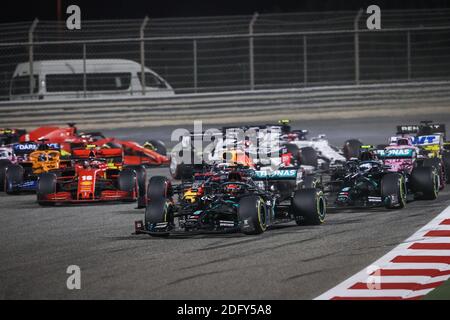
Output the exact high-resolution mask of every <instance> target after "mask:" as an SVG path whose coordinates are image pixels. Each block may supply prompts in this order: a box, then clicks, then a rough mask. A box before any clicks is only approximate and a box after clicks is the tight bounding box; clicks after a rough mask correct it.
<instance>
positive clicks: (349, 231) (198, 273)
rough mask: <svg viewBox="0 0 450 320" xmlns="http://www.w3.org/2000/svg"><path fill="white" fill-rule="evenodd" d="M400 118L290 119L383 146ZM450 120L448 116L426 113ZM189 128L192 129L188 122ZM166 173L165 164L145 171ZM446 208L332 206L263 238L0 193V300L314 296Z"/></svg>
mask: <svg viewBox="0 0 450 320" xmlns="http://www.w3.org/2000/svg"><path fill="white" fill-rule="evenodd" d="M420 120H428V119H423V118H417V117H414V115H410V116H408V117H405V118H403V119H389V118H380V119H367V118H365V119H352V120H339V122H338V121H336V120H317V121H308V122H301V121H296V122H294V123H293V127H295V128H305V129H310V130H311V133H312V136H313V135H315V134H318V133H326V134H327V136H328V137H329V138H330V140H331V142H332V143H334V144H336V145H341V144H342V143H343V142H344V140H345V139H346V138H353V137H355V138H361V139H362V140H363V142H365V143H374V144H375V143H384V142H385V138H387V136H388V135H390V134H393V133H394V127H395V125H396V124H400V123H405V124H407V123H414V122H417V121H420ZM429 120H435V121H439V122H443V123H447V124H449V123H450V121H449V120H450V115H449V114H447V115H439V116H436V115H434V116H433V117H432V119H429ZM172 129H173V128H172V127H163V128H158V129H155V128H152V129H151V130H150V129H149V130H148V132H146V130H143V129H131V130H126V129H120V130H104V133H105V134H107V135H116V136H117V137H119V138H127V139H135V140H137V141H139V142H143V141H144V140H145V139H147V138H157V139H162V140H164V141H165V142H167V143H168V144H169V145H171V144H170V143H169V142H170V141H169V138H168V137H170V133H171V131H172ZM188 129H191V128H188ZM149 173H150V174H151V175H159V174H168V169H167V168H158V169H150V170H149ZM448 205H450V186H447V187H446V189H445V190H444V191H443V192H441V193H440V195H439V198H438V200H437V201H420V202H412V203H409V204H408V205H407V207H406V208H405V209H403V210H394V211H389V210H385V209H372V210H364V211H361V210H348V211H339V212H329V214H328V216H327V220H326V222H325V223H324V224H323V225H321V226H315V227H299V226H297V225H295V223H291V224H287V225H282V226H279V227H278V228H276V229H273V230H270V231H267V232H266V233H264V234H262V235H260V236H244V235H241V234H221V235H183V236H181V235H176V236H173V237H170V238H168V239H159V238H152V237H149V236H146V235H139V236H133V235H132V234H131V233H132V232H133V223H134V221H135V220H139V219H143V210H137V209H134V207H135V204H107V205H100V206H66V207H54V208H41V207H39V206H38V205H37V204H36V203H35V196H34V195H19V196H6V195H4V194H1V195H0V226H1V227H0V228H1V231H0V243H1V246H0V261H1V264H0V299H33V298H34V299H60V298H63V299H88V298H100V299H131V298H133V299H140V298H143V299H311V298H314V297H316V296H318V295H320V294H321V293H323V292H324V291H326V290H328V289H330V288H331V287H333V286H335V285H336V284H338V283H339V282H341V281H343V280H345V279H346V278H347V277H349V276H351V275H353V274H354V273H356V272H358V271H360V270H361V269H362V268H364V267H366V266H368V265H369V264H370V263H371V262H373V261H375V260H376V259H377V258H379V257H381V256H382V255H383V254H385V253H386V252H388V251H389V250H391V249H392V248H393V247H395V246H396V245H397V244H398V243H399V242H401V241H402V240H404V239H406V238H407V237H408V236H410V235H411V234H412V233H414V232H415V231H416V230H417V229H419V228H420V227H422V226H423V225H425V224H426V223H427V222H428V221H430V220H431V219H432V218H433V217H435V216H436V215H437V214H438V213H439V212H441V211H442V210H443V209H444V208H446V207H447V206H448ZM69 265H78V266H79V267H80V268H81V290H68V289H67V287H66V280H67V277H68V274H66V269H67V267H68V266H69Z"/></svg>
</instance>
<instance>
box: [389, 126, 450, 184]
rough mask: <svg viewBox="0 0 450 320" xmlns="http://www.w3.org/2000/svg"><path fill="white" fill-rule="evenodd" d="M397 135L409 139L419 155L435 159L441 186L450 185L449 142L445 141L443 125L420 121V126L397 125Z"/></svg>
mask: <svg viewBox="0 0 450 320" xmlns="http://www.w3.org/2000/svg"><path fill="white" fill-rule="evenodd" d="M397 134H398V135H401V136H404V137H411V141H412V144H413V145H415V146H416V147H418V148H419V150H420V154H421V155H423V156H425V157H427V158H432V159H435V160H434V166H435V167H436V170H438V171H439V172H440V177H441V181H442V182H443V183H442V186H444V185H445V183H450V142H447V141H446V129H445V124H437V123H433V122H432V121H421V122H420V124H414V125H399V126H397Z"/></svg>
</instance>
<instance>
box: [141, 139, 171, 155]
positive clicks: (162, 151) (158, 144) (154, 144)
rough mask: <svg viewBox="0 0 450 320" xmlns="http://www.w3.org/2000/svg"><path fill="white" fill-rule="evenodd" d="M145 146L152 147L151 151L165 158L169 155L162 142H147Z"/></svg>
mask: <svg viewBox="0 0 450 320" xmlns="http://www.w3.org/2000/svg"><path fill="white" fill-rule="evenodd" d="M145 144H149V145H151V147H150V148H149V149H150V150H153V151H156V152H158V153H159V154H161V155H163V156H166V155H167V148H166V145H165V143H164V142H162V141H161V140H147V141H146V143H145ZM145 144H144V145H145Z"/></svg>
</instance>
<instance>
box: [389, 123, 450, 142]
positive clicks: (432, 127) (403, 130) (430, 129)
mask: <svg viewBox="0 0 450 320" xmlns="http://www.w3.org/2000/svg"><path fill="white" fill-rule="evenodd" d="M436 133H440V134H442V135H443V136H444V138H445V134H446V130H445V124H443V123H431V122H430V121H422V123H421V124H409V125H398V126H397V134H417V135H430V134H436Z"/></svg>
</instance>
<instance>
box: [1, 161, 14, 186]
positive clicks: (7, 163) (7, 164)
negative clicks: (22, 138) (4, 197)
mask: <svg viewBox="0 0 450 320" xmlns="http://www.w3.org/2000/svg"><path fill="white" fill-rule="evenodd" d="M11 164H12V163H11V161H9V160H7V159H1V160H0V191H4V190H5V172H6V168H7V167H9V166H10V165H11Z"/></svg>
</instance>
